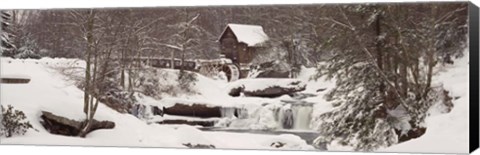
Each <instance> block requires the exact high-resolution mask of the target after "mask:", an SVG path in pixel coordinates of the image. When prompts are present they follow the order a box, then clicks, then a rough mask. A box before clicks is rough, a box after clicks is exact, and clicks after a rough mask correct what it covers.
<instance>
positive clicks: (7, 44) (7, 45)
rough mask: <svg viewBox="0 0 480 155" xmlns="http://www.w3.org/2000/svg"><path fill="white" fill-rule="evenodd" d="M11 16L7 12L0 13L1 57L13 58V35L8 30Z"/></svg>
mask: <svg viewBox="0 0 480 155" xmlns="http://www.w3.org/2000/svg"><path fill="white" fill-rule="evenodd" d="M11 19H12V15H11V14H10V13H9V12H8V11H0V21H1V22H0V24H1V27H0V30H1V31H0V41H1V46H0V54H1V55H2V56H8V57H13V56H14V53H13V52H14V51H15V45H13V41H12V39H13V36H14V35H13V34H12V32H11V31H10V30H9V27H10V25H11Z"/></svg>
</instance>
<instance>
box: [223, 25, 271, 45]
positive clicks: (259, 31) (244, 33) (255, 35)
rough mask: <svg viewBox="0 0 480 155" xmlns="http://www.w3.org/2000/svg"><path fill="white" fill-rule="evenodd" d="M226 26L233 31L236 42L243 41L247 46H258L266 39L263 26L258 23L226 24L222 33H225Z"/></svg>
mask: <svg viewBox="0 0 480 155" xmlns="http://www.w3.org/2000/svg"><path fill="white" fill-rule="evenodd" d="M227 28H230V29H231V30H232V31H233V33H234V34H235V36H236V37H237V40H238V42H241V43H245V44H247V45H248V46H249V47H251V46H258V45H260V44H262V43H264V42H265V41H267V40H268V36H267V34H265V32H264V31H263V27H262V26H259V25H245V24H228V25H227V27H225V30H224V31H223V32H222V34H223V33H225V31H226V30H227Z"/></svg>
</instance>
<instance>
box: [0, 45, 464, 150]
mask: <svg viewBox="0 0 480 155" xmlns="http://www.w3.org/2000/svg"><path fill="white" fill-rule="evenodd" d="M468 59H469V57H468V53H466V56H465V57H463V58H461V59H459V60H456V61H455V64H454V65H447V66H445V68H443V69H442V70H441V71H439V72H438V73H437V75H436V76H435V78H434V82H435V84H440V83H443V86H444V87H445V88H446V89H447V90H448V91H450V95H451V96H453V97H459V98H458V99H456V100H454V101H453V102H454V108H453V109H452V111H451V112H450V113H448V114H437V113H435V110H432V111H431V112H432V114H437V115H431V116H430V117H428V118H427V121H426V126H427V128H428V129H427V132H426V133H425V135H423V136H422V137H420V138H418V139H413V140H410V141H407V142H404V143H401V144H398V145H394V146H392V147H389V148H386V149H382V150H379V151H380V152H425V153H427V152H428V153H432V152H442V153H447V152H448V153H459V152H467V150H468V135H469V134H468V119H467V118H468V116H469V114H468V108H469V107H468V104H469V92H468V87H469V83H468V81H469V79H468V77H469V74H468V73H469V65H468ZM0 62H1V69H0V76H1V77H4V76H5V77H7V76H8V77H22V78H30V79H31V81H30V82H29V83H28V84H2V85H1V86H0V96H1V97H0V103H1V104H2V105H9V104H10V105H13V106H14V107H15V108H16V109H19V110H22V111H24V112H25V113H26V115H27V117H28V120H29V121H30V122H31V123H32V125H33V126H34V128H35V129H37V130H38V131H34V130H30V131H29V132H27V133H26V135H23V136H15V137H12V138H4V137H1V138H2V140H1V142H0V143H2V144H45V145H89V146H138V147H183V148H185V147H186V146H184V145H183V144H187V143H190V144H193V145H195V144H204V145H214V146H215V147H216V148H226V149H277V148H275V147H273V146H272V144H273V143H276V142H280V143H285V146H283V147H282V148H279V149H292V150H312V149H314V148H313V147H312V146H310V145H308V144H307V143H306V142H305V140H302V139H301V138H300V137H298V136H295V135H292V134H283V135H264V134H253V133H235V132H224V131H201V130H199V129H198V128H197V127H194V126H188V125H159V124H156V123H147V122H148V121H147V122H146V121H145V120H141V119H138V118H136V117H135V116H133V115H130V114H120V113H118V112H116V111H114V110H112V109H110V108H109V107H107V106H104V105H103V104H100V106H99V110H98V112H97V114H96V116H95V119H97V120H109V121H113V122H115V123H116V126H115V128H114V129H111V130H97V131H94V132H92V133H90V134H88V135H87V137H86V138H77V137H67V136H59V135H53V134H50V133H48V132H47V131H46V130H45V129H44V128H43V127H42V125H41V124H40V122H39V121H40V115H41V111H49V112H52V113H54V114H56V115H61V116H65V117H68V118H72V119H76V120H82V119H84V117H85V116H84V114H83V112H82V108H83V104H82V103H83V92H82V91H81V90H80V89H78V88H77V87H75V86H74V81H72V80H69V79H68V78H66V77H64V76H63V75H62V74H60V73H59V69H61V68H62V67H64V66H76V67H82V66H84V62H83V61H80V60H73V59H50V58H44V59H41V60H14V59H9V58H1V60H0ZM163 71H164V74H167V75H166V76H164V77H163V78H166V79H163V80H161V81H162V82H167V83H168V82H172V81H169V80H175V79H176V78H172V77H173V76H175V72H177V71H175V70H169V69H164V70H163ZM314 73H315V69H313V68H302V71H301V72H300V74H299V77H298V78H297V79H283V81H281V80H279V81H276V82H275V81H272V80H262V79H245V80H239V81H237V82H233V83H227V82H225V81H222V80H213V79H210V78H207V77H205V76H201V75H199V76H197V78H198V81H197V82H195V85H194V86H193V89H194V90H195V91H196V92H198V93H196V94H191V95H180V96H168V95H165V96H162V99H160V100H157V99H154V98H152V97H148V96H142V95H141V94H137V95H139V96H137V99H138V102H139V103H141V104H145V105H153V106H159V107H171V106H173V105H174V104H175V103H182V104H204V105H207V106H220V107H225V108H230V107H233V108H240V109H246V111H247V114H246V115H247V116H248V118H242V119H240V118H237V117H225V118H206V119H205V118H195V117H184V116H173V115H164V117H160V116H155V117H154V119H155V121H158V120H163V119H181V120H193V121H216V122H217V124H216V126H218V127H226V126H227V124H228V127H229V128H231V129H246V130H251V129H254V130H266V129H268V130H280V131H281V130H284V129H282V127H281V124H279V122H280V121H279V118H278V117H279V116H280V117H283V116H282V115H285V114H284V113H282V112H279V111H282V110H286V109H292V110H293V111H294V113H295V115H296V116H297V117H301V118H302V119H298V120H295V121H296V122H297V123H296V124H294V125H295V129H296V130H297V131H292V132H301V131H302V130H305V129H307V130H313V129H316V128H318V127H319V126H318V125H319V124H320V123H321V122H318V121H317V120H315V116H319V115H320V114H322V113H325V112H328V111H330V110H331V109H332V108H333V107H332V105H331V104H330V103H329V102H327V101H325V99H324V95H325V94H326V93H327V92H328V90H329V89H331V88H333V87H334V86H335V83H334V81H327V80H325V79H324V78H320V79H319V80H318V81H315V80H311V79H310V77H311V76H312V75H313V74H314ZM72 74H75V75H77V74H78V75H77V76H81V75H82V73H81V72H80V71H78V72H73V73H72ZM294 80H299V81H301V82H302V84H305V85H306V90H304V91H302V93H303V94H307V95H311V96H308V97H306V98H303V99H302V100H301V101H302V102H304V103H308V104H311V107H310V108H308V107H304V106H296V107H295V106H294V104H292V103H286V102H285V101H296V99H294V97H291V96H288V95H284V96H280V97H277V98H261V97H246V96H239V97H232V96H229V95H228V92H229V91H230V89H231V88H233V87H236V86H238V85H248V86H249V88H250V89H252V90H259V89H262V88H265V87H269V86H270V85H271V84H285V83H288V82H285V81H290V82H291V81H294ZM297 101H298V100H297ZM299 113H302V114H299ZM305 113H307V114H305ZM159 117H160V118H159ZM305 120H306V121H305ZM300 121H302V122H300ZM150 122H151V121H150ZM298 122H300V123H298ZM305 124H306V125H305ZM335 150H337V149H335ZM338 150H341V149H338Z"/></svg>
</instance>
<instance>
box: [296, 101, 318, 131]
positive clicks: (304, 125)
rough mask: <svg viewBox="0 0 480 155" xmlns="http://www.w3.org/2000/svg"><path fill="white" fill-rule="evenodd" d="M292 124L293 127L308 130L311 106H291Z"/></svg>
mask: <svg viewBox="0 0 480 155" xmlns="http://www.w3.org/2000/svg"><path fill="white" fill-rule="evenodd" d="M292 109H293V115H294V116H295V117H294V120H295V121H294V125H293V129H297V130H309V129H310V120H311V119H312V118H311V117H312V111H313V108H312V106H293V107H292Z"/></svg>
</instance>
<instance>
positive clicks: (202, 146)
mask: <svg viewBox="0 0 480 155" xmlns="http://www.w3.org/2000/svg"><path fill="white" fill-rule="evenodd" d="M183 145H184V146H186V147H188V148H192V149H214V148H215V146H214V145H211V144H210V145H208V144H195V145H193V144H191V143H186V144H183Z"/></svg>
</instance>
